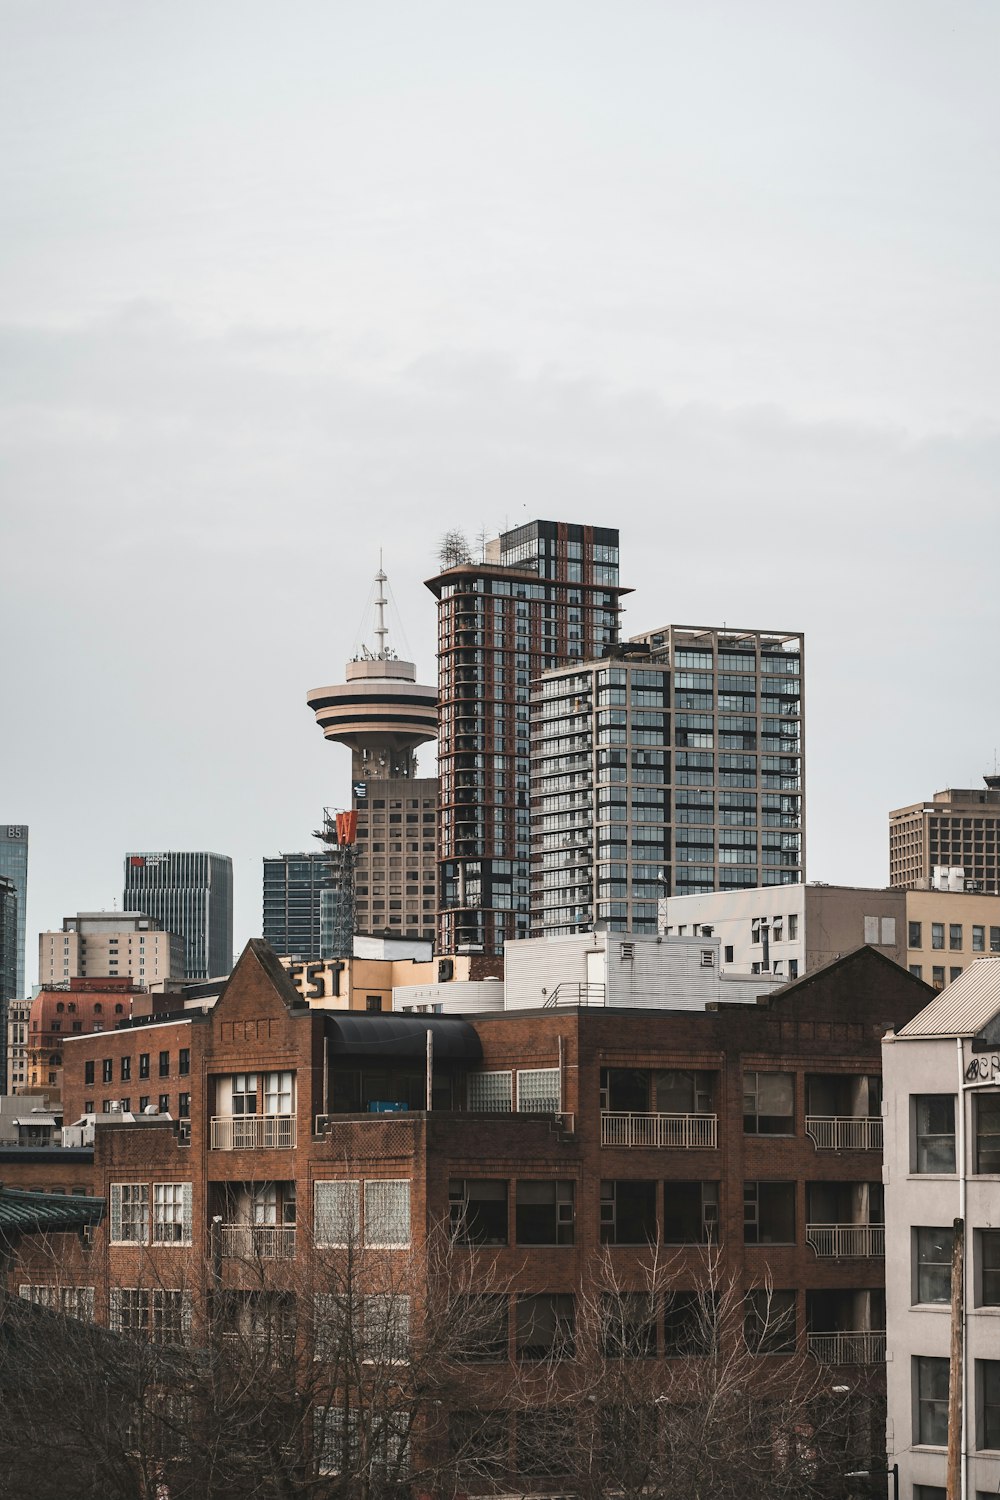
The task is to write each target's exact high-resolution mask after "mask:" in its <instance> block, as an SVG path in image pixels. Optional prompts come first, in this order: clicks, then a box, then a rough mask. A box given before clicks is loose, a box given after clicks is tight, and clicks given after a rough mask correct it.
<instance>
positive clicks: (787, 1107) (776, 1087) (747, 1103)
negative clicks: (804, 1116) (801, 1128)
mask: <svg viewBox="0 0 1000 1500" xmlns="http://www.w3.org/2000/svg"><path fill="white" fill-rule="evenodd" d="M743 1129H744V1130H745V1131H746V1132H747V1134H748V1135H792V1134H794V1131H795V1080H794V1077H793V1075H792V1074H791V1073H755V1072H745V1073H744V1074H743Z"/></svg>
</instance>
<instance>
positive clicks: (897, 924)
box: [662, 884, 919, 979]
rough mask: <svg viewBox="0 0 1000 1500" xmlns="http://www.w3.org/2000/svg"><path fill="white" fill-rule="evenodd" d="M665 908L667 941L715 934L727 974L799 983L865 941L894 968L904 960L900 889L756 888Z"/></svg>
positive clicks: (681, 899) (672, 901)
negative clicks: (766, 975)
mask: <svg viewBox="0 0 1000 1500" xmlns="http://www.w3.org/2000/svg"><path fill="white" fill-rule="evenodd" d="M664 907H665V911H664V921H663V924H662V925H663V929H664V932H665V934H666V936H667V937H687V936H690V935H696V934H698V933H701V934H702V935H703V936H708V935H711V936H714V937H717V938H718V939H719V942H720V944H721V945H722V970H723V972H724V973H727V974H729V973H733V972H736V973H739V974H775V975H778V976H779V977H780V978H781V979H796V978H801V977H802V975H803V974H807V973H809V971H810V970H812V969H818V968H820V966H821V965H823V964H827V963H831V962H832V961H833V959H835V958H840V957H841V956H842V955H843V954H845V953H851V952H852V951H853V950H854V949H855V948H860V947H861V946H862V944H864V943H867V944H869V945H870V946H871V947H873V948H878V949H879V950H880V951H881V952H882V953H884V954H885V955H886V956H887V957H888V958H891V959H892V960H893V962H894V963H897V964H905V962H906V893H905V892H904V891H897V890H877V889H876V890H868V889H865V888H863V887H859V886H846V885H820V884H807V885H789V886H780V887H775V886H756V887H754V888H753V889H752V890H745V891H713V892H711V893H707V894H705V895H701V896H668V897H667V899H666V902H665V903H664ZM918 977H919V976H918Z"/></svg>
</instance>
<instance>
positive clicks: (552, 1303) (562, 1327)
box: [516, 1292, 576, 1359]
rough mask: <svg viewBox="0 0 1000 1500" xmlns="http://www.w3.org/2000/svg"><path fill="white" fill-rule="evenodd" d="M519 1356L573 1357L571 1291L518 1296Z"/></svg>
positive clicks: (534, 1357) (528, 1357)
mask: <svg viewBox="0 0 1000 1500" xmlns="http://www.w3.org/2000/svg"><path fill="white" fill-rule="evenodd" d="M516 1338H517V1357H518V1359H572V1358H573V1355H574V1353H575V1352H576V1351H575V1342H574V1340H575V1329H574V1303H573V1296H572V1294H571V1293H565V1292H536V1293H535V1294H534V1295H532V1296H522V1297H518V1299H517V1332H516Z"/></svg>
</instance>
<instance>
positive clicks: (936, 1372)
mask: <svg viewBox="0 0 1000 1500" xmlns="http://www.w3.org/2000/svg"><path fill="white" fill-rule="evenodd" d="M913 1384H914V1395H915V1401H914V1405H915V1413H914V1418H915V1419H914V1424H913V1425H914V1432H913V1441H914V1442H915V1443H926V1444H928V1445H930V1446H932V1447H935V1448H945V1447H947V1445H948V1361H947V1360H946V1359H937V1358H933V1357H931V1356H928V1355H918V1356H917V1357H916V1358H915V1359H914V1361H913Z"/></svg>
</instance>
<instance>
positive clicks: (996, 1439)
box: [976, 1359, 1000, 1448]
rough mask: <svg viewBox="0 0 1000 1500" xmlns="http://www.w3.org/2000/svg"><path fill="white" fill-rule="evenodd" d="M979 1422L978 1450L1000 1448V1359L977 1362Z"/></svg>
mask: <svg viewBox="0 0 1000 1500" xmlns="http://www.w3.org/2000/svg"><path fill="white" fill-rule="evenodd" d="M976 1374H977V1376H978V1380H977V1382H976V1384H977V1386H978V1397H979V1422H978V1424H977V1425H978V1428H979V1431H978V1437H977V1441H976V1447H977V1448H1000V1359H979V1360H977V1361H976Z"/></svg>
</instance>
